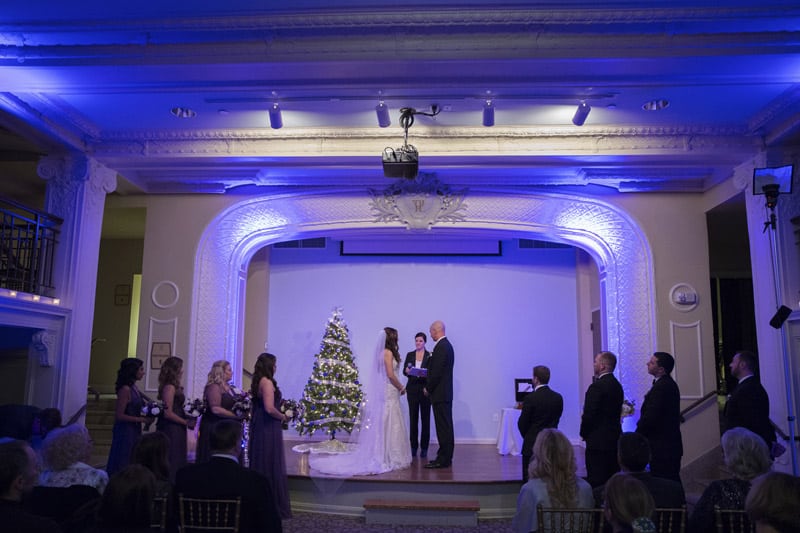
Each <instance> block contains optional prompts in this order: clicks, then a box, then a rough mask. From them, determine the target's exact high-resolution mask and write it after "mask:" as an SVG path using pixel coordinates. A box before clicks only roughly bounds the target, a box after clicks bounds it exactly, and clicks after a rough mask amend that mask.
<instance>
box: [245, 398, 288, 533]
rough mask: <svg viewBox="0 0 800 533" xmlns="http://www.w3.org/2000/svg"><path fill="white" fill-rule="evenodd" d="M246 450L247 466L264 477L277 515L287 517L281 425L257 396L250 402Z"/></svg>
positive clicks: (277, 400) (284, 459)
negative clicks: (248, 464)
mask: <svg viewBox="0 0 800 533" xmlns="http://www.w3.org/2000/svg"><path fill="white" fill-rule="evenodd" d="M280 404H281V391H280V390H277V389H276V390H275V406H276V407H277V406H279V405H280ZM249 450H250V451H249V457H250V468H252V469H253V470H255V471H256V472H258V473H260V474H262V475H264V477H266V478H267V481H268V482H269V486H270V489H272V494H274V495H275V500H276V504H277V507H278V511H279V512H280V515H281V518H291V517H292V507H291V504H290V503H289V487H288V480H287V477H286V457H285V456H284V452H283V428H282V427H281V421H280V420H278V419H277V418H275V417H274V416H272V415H270V414H269V413H268V412H267V411H266V410H265V409H264V402H263V401H262V400H261V397H259V398H258V399H257V400H256V401H255V402H254V405H253V420H252V421H251V422H250V444H249Z"/></svg>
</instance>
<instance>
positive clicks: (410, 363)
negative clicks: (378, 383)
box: [403, 331, 431, 459]
mask: <svg viewBox="0 0 800 533" xmlns="http://www.w3.org/2000/svg"><path fill="white" fill-rule="evenodd" d="M427 340H428V337H427V336H426V335H425V334H424V333H423V332H421V331H420V332H419V333H417V334H416V335H414V348H415V349H414V351H411V352H408V353H407V354H406V360H405V362H404V363H403V374H405V375H406V377H407V378H408V382H407V383H406V399H407V400H408V426H409V438H410V440H411V457H416V456H417V448H419V456H420V457H421V458H423V459H424V458H426V457H428V444H429V443H430V441H431V401H430V399H429V398H428V397H427V396H425V393H424V389H425V384H426V383H427V381H428V379H427V378H426V377H423V376H416V375H413V373H414V372H418V371H423V370H424V371H427V369H428V361H429V360H430V358H431V353H430V352H429V351H428V350H426V349H425V342H427ZM412 369H416V370H412ZM409 372H411V373H409ZM420 422H421V423H422V427H420ZM418 437H419V438H418Z"/></svg>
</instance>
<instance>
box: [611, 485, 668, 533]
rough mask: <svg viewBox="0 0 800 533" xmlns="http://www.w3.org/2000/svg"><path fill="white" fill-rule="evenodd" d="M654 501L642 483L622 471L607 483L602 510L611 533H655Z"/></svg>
mask: <svg viewBox="0 0 800 533" xmlns="http://www.w3.org/2000/svg"><path fill="white" fill-rule="evenodd" d="M653 509H655V502H654V501H653V497H652V496H651V495H650V491H648V490H647V487H645V486H644V483H642V482H641V481H639V480H638V479H636V478H635V477H633V476H631V475H630V474H626V473H624V472H618V473H616V474H614V475H613V476H611V479H609V480H608V481H607V482H606V492H605V503H604V506H603V511H604V514H605V517H606V520H608V523H609V524H611V530H612V531H613V533H636V532H641V533H645V532H652V533H655V531H656V526H655V524H653V521H652V520H651V518H650V517H651V516H652V514H653Z"/></svg>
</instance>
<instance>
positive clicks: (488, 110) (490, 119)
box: [483, 100, 494, 128]
mask: <svg viewBox="0 0 800 533" xmlns="http://www.w3.org/2000/svg"><path fill="white" fill-rule="evenodd" d="M483 125H484V126H486V127H487V128H488V127H490V126H494V103H493V102H492V101H491V100H486V102H485V103H484V104H483Z"/></svg>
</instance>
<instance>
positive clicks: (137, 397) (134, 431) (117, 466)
mask: <svg viewBox="0 0 800 533" xmlns="http://www.w3.org/2000/svg"><path fill="white" fill-rule="evenodd" d="M130 388H131V399H130V401H129V402H128V405H126V406H125V414H126V415H129V416H142V404H143V403H144V402H143V400H142V394H141V393H140V392H139V389H137V388H136V385H131V387H130ZM141 434H142V423H141V422H126V421H124V420H116V421H115V422H114V429H113V430H112V437H111V451H109V453H108V465H107V466H106V472H108V475H109V476H111V475H112V474H114V473H115V472H119V471H120V470H122V469H123V468H125V467H126V466H128V464H130V462H131V452H132V451H133V446H134V444H136V441H137V440H138V439H139V437H140V436H141Z"/></svg>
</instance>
